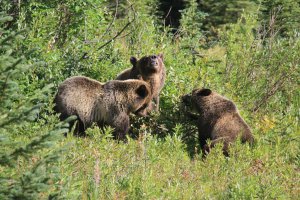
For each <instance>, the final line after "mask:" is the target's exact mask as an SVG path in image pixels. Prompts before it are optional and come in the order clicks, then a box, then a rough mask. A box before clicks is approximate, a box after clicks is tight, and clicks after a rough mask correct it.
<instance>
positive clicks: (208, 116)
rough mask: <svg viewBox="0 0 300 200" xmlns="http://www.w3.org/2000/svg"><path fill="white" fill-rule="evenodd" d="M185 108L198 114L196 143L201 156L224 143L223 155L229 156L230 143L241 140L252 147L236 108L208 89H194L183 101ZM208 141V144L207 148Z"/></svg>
mask: <svg viewBox="0 0 300 200" xmlns="http://www.w3.org/2000/svg"><path fill="white" fill-rule="evenodd" d="M182 100H183V103H184V104H185V105H186V106H189V107H192V109H193V110H194V111H195V112H196V113H198V115H193V117H194V118H195V117H196V118H197V126H198V133H199V142H200V146H201V149H202V151H203V154H204V155H205V154H207V153H208V152H209V150H210V148H211V147H213V146H215V144H216V143H217V142H223V153H224V155H226V156H228V155H229V153H228V148H229V145H230V143H232V142H234V141H235V140H236V139H237V138H238V137H240V139H241V141H242V143H245V142H249V143H251V144H252V143H253V141H254V138H253V135H252V133H251V130H250V128H249V126H248V125H247V124H246V122H245V121H244V120H243V119H242V117H241V116H240V114H239V112H238V110H237V108H236V106H235V104H234V103H233V102H232V101H230V100H229V99H227V98H225V97H223V96H221V95H219V94H218V93H216V92H213V91H211V90H210V89H195V90H193V91H192V94H191V95H190V94H187V95H184V96H183V97H182ZM207 139H210V140H211V144H210V145H208V144H207Z"/></svg>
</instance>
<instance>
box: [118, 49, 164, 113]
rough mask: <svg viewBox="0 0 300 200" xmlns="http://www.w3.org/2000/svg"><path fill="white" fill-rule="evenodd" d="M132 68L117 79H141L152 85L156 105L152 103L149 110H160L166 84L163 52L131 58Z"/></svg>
mask: <svg viewBox="0 0 300 200" xmlns="http://www.w3.org/2000/svg"><path fill="white" fill-rule="evenodd" d="M130 62H131V64H132V68H129V69H126V70H124V71H123V72H121V73H120V74H119V75H118V76H117V78H116V80H126V79H140V80H144V81H146V82H147V83H149V85H150V89H151V94H152V99H153V101H154V103H155V106H154V105H153V104H152V103H151V104H149V106H148V108H147V109H148V111H152V110H155V111H156V112H157V111H158V110H159V94H160V92H161V90H162V88H163V86H164V84H165V79H166V70H165V65H164V57H163V54H158V55H150V56H144V57H142V58H141V59H140V60H137V58H135V57H131V58H130Z"/></svg>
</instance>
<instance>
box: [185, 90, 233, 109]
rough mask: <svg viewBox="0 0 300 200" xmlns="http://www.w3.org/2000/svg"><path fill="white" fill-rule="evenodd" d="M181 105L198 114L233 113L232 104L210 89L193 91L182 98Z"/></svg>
mask: <svg viewBox="0 0 300 200" xmlns="http://www.w3.org/2000/svg"><path fill="white" fill-rule="evenodd" d="M182 101H183V103H184V104H185V105H186V106H188V107H190V108H191V109H192V110H193V111H197V112H198V113H200V114H204V115H206V114H213V115H214V114H216V115H219V114H222V113H224V112H231V111H233V112H235V111H236V107H235V105H234V103H233V102H232V101H230V100H228V99H227V98H225V97H223V96H221V95H219V94H218V93H216V92H213V91H211V90H210V89H206V88H202V89H194V90H193V91H192V93H191V94H187V95H184V96H183V97H182Z"/></svg>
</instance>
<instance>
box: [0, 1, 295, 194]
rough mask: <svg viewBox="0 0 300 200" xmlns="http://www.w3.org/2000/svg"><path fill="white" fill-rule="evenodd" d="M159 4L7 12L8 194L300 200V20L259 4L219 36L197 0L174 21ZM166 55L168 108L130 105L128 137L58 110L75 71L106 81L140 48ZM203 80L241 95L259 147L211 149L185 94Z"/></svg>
mask: <svg viewBox="0 0 300 200" xmlns="http://www.w3.org/2000/svg"><path fill="white" fill-rule="evenodd" d="M116 2H118V1H116ZM157 6H158V4H157V1H156V0H147V1H140V0H138V1H134V2H131V3H130V2H129V1H126V2H125V1H124V2H121V1H120V3H119V2H118V3H117V4H116V3H114V2H113V1H83V0H79V1H76V2H75V1H74V2H73V1H71V0H66V1H64V2H59V1H49V2H43V1H32V2H25V3H24V4H21V5H19V7H18V12H17V13H18V18H16V19H15V18H7V17H5V16H4V17H2V15H1V20H0V21H1V27H2V28H1V31H0V32H1V34H0V41H1V43H0V44H1V45H0V52H1V57H0V64H1V68H0V70H1V74H2V75H0V77H1V78H0V80H1V82H0V83H1V85H0V88H2V89H0V91H1V97H0V101H1V102H0V108H1V110H0V134H1V137H0V144H1V146H0V151H1V152H2V153H1V154H0V158H1V159H0V161H1V162H0V185H2V188H0V199H299V197H300V156H299V155H300V130H299V113H300V90H299V83H300V82H299V80H300V76H299V74H300V70H299V63H300V30H299V29H298V30H293V32H289V34H286V35H285V34H280V32H279V30H280V27H277V26H273V24H272V22H271V21H268V19H269V18H268V19H265V21H263V20H261V19H260V10H259V6H257V9H255V11H253V12H251V13H247V12H244V13H242V14H241V16H240V17H239V18H238V19H237V20H236V22H235V23H228V24H226V25H222V26H219V27H217V28H216V29H217V32H218V36H217V37H216V36H212V35H209V33H207V32H206V31H203V30H202V29H201V27H202V21H203V20H204V19H205V18H208V17H209V16H206V15H205V14H203V13H202V12H200V11H199V8H198V7H197V3H196V1H194V0H191V1H186V8H185V9H184V10H183V11H182V12H181V14H182V16H181V19H180V26H179V27H178V29H177V30H173V29H172V28H170V27H168V26H164V23H163V22H164V19H163V17H159V16H160V15H159V13H157V12H156V11H155V10H156V9H157ZM5 8H6V10H7V11H9V12H13V11H14V10H13V8H14V7H12V6H10V5H9V4H6V7H5ZM275 14H276V13H275ZM270 19H273V18H272V17H270ZM275 19H276V17H275ZM280 24H282V23H280ZM158 53H163V54H164V63H165V66H166V71H167V78H166V83H165V86H164V88H163V90H162V93H161V95H160V98H161V101H160V112H159V113H152V114H151V116H147V117H143V118H138V117H136V116H133V115H132V116H131V131H130V132H129V133H128V142H127V143H123V142H118V141H116V140H114V139H112V134H111V133H112V129H111V128H110V127H107V128H106V129H105V131H102V130H101V129H99V128H98V127H97V126H94V127H92V128H89V129H88V130H87V136H86V137H75V136H73V135H72V133H71V132H68V129H67V128H68V126H67V123H65V122H60V121H59V119H58V115H57V114H55V113H54V112H53V110H52V108H53V106H54V105H53V99H54V95H55V92H56V91H57V87H58V85H59V84H60V83H61V82H62V81H63V80H65V79H66V78H68V77H71V76H75V75H84V76H88V77H91V78H94V79H96V80H99V81H101V82H106V81H109V80H113V79H114V78H115V77H116V76H117V74H118V73H120V72H121V71H122V70H124V69H126V68H128V67H131V64H130V61H129V59H130V57H131V56H136V57H138V58H140V57H142V56H144V55H149V54H158ZM200 87H206V88H210V89H212V90H214V91H217V92H218V93H220V94H222V95H224V96H226V97H228V98H229V99H232V100H233V101H234V102H235V103H236V105H237V107H238V109H239V111H240V113H241V116H242V117H243V118H244V119H245V121H246V122H247V123H248V124H249V126H250V127H251V130H252V132H253V135H254V137H255V140H256V141H255V145H254V146H249V145H247V144H246V145H242V144H240V143H239V142H236V144H234V145H233V146H232V147H231V149H230V152H231V153H230V157H224V156H223V154H222V150H221V146H217V147H216V148H214V149H213V150H212V151H211V153H210V154H209V155H208V156H207V158H206V159H202V155H201V151H200V147H199V144H198V139H197V138H198V133H197V129H196V126H195V124H194V123H193V122H191V120H189V119H188V118H187V117H186V116H185V115H184V113H185V109H186V108H185V107H184V106H183V105H182V104H181V99H180V96H182V95H184V94H187V93H189V92H191V91H192V89H194V88H200ZM70 120H71V119H70ZM64 133H66V136H64ZM0 187H1V186H0Z"/></svg>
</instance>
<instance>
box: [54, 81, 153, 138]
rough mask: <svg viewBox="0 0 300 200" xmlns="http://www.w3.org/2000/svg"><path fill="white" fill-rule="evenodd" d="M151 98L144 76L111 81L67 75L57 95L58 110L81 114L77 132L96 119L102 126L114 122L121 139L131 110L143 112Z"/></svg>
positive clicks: (59, 111) (138, 112)
mask: <svg viewBox="0 0 300 200" xmlns="http://www.w3.org/2000/svg"><path fill="white" fill-rule="evenodd" d="M150 101H151V93H150V87H149V84H148V83H146V82H145V81H141V80H126V81H116V80H115V81H109V82H107V83H105V84H102V83H100V82H98V81H96V80H93V79H90V78H87V77H84V76H75V77H71V78H68V79H66V80H65V81H64V82H63V83H62V84H61V85H60V86H59V87H58V92H57V94H56V96H55V99H54V102H55V104H56V105H55V107H54V110H55V111H56V112H57V113H61V115H60V119H61V120H64V119H66V118H67V117H69V116H71V115H76V116H77V117H78V120H79V123H77V124H78V126H77V127H76V129H75V133H77V134H83V133H84V131H85V129H86V128H88V127H90V126H91V125H92V123H93V122H96V123H97V124H98V125H99V126H100V127H103V125H110V126H112V127H113V128H114V129H115V132H114V135H115V137H116V138H117V139H125V134H126V133H127V131H128V129H129V126H130V124H129V113H130V112H133V113H136V114H140V112H141V113H143V110H144V109H145V108H146V107H147V106H148V104H149V102H150Z"/></svg>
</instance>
